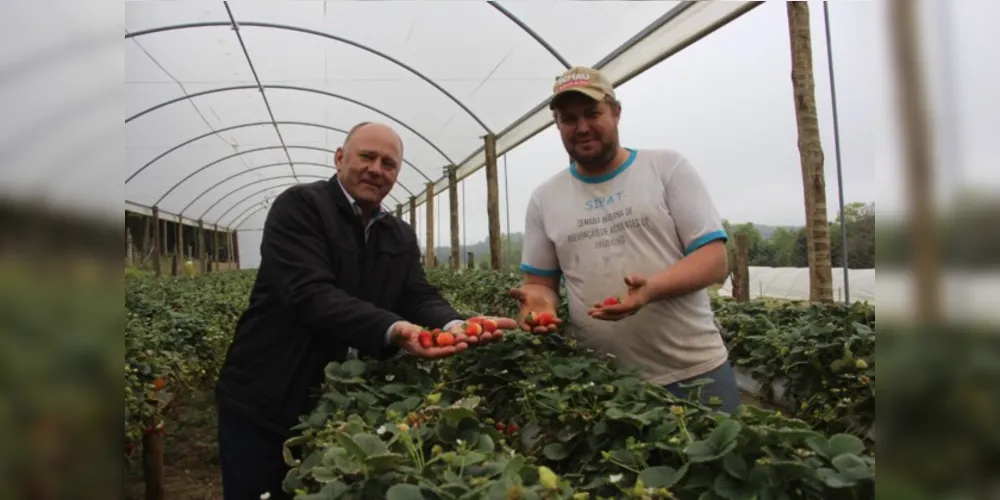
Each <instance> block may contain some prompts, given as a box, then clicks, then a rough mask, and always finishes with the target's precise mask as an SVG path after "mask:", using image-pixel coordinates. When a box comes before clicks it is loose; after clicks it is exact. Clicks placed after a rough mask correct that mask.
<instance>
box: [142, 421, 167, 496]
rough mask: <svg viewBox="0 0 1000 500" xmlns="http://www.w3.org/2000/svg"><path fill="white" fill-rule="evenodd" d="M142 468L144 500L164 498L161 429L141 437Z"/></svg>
mask: <svg viewBox="0 0 1000 500" xmlns="http://www.w3.org/2000/svg"><path fill="white" fill-rule="evenodd" d="M142 468H143V476H144V479H145V483H146V500H163V499H164V498H166V496H165V492H164V488H163V483H164V480H163V479H164V478H163V429H162V428H161V429H155V424H154V430H153V431H152V432H146V433H145V434H144V435H143V436H142Z"/></svg>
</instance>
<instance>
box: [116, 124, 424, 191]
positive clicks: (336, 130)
mask: <svg viewBox="0 0 1000 500" xmlns="http://www.w3.org/2000/svg"><path fill="white" fill-rule="evenodd" d="M276 123H277V124H278V125H301V126H304V127H317V128H325V129H327V130H332V131H334V132H340V133H342V134H346V133H347V131H346V130H344V129H342V128H337V127H331V126H329V125H321V124H319V123H312V122H299V121H279V122H276ZM265 125H271V122H249V123H242V124H239V125H233V126H231V127H225V128H220V129H217V130H211V131H209V132H205V133H204V134H201V135H199V136H198V137H194V138H191V139H188V140H186V141H184V142H182V143H180V144H178V145H176V146H174V147H172V148H170V149H168V150H166V151H164V152H162V153H160V154H159V155H158V156H157V157H156V158H153V159H152V160H149V162H148V163H146V164H145V165H143V166H142V167H141V168H139V170H136V171H135V172H133V173H132V174H131V175H129V176H128V178H127V179H125V184H128V183H129V182H131V181H132V179H134V178H135V177H136V176H138V175H139V174H141V173H142V172H143V171H145V170H146V169H147V168H149V167H150V166H151V165H153V164H154V163H156V162H158V161H160V159H162V158H163V157H165V156H167V155H168V154H170V153H173V152H174V151H177V150H178V149H180V148H183V147H184V146H187V145H188V144H191V143H192V142H196V141H199V140H201V139H204V138H206V137H210V136H213V135H215V134H218V133H222V132H229V131H230V130H238V129H241V128H247V127H261V126H265ZM411 166H412V165H411ZM414 168H416V167H414Z"/></svg>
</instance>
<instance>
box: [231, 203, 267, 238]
mask: <svg viewBox="0 0 1000 500" xmlns="http://www.w3.org/2000/svg"><path fill="white" fill-rule="evenodd" d="M268 201H269V200H264V201H262V202H260V203H257V204H254V205H250V208H248V209H246V210H244V211H243V213H241V214H239V215H237V216H236V217H235V218H234V219H233V223H232V224H230V225H229V230H230V231H238V230H239V229H240V226H242V225H243V223H245V222H246V221H248V220H250V217H253V216H254V215H257V213H258V212H260V211H261V210H264V209H266V208H267V207H268V205H265V203H267V202H268ZM254 207H257V210H254V211H253V212H250V209H252V208H254ZM248 212H249V213H248ZM244 215H245V216H246V217H243V216H244ZM241 217H243V219H242V220H240V218H241ZM236 221H240V223H239V224H236ZM262 229H263V228H262Z"/></svg>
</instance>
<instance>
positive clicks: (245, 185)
mask: <svg viewBox="0 0 1000 500" xmlns="http://www.w3.org/2000/svg"><path fill="white" fill-rule="evenodd" d="M299 178H303V179H316V180H326V179H328V177H325V176H322V175H315V174H304V175H299V176H295V175H276V176H272V177H265V178H263V179H257V180H255V181H253V182H247V183H245V184H241V185H239V186H237V187H235V188H233V189H231V190H230V191H228V192H227V193H226V194H224V195H222V196H220V197H219V199H217V200H215V203H213V204H212V206H210V207H208V208H207V209H205V212H204V213H202V214H201V215H200V216H198V220H202V219H205V218H206V217H208V214H209V212H211V211H212V210H213V209H215V207H217V206H219V204H220V203H222V202H223V201H224V200H226V199H227V198H229V197H230V196H233V195H234V194H236V193H237V192H239V191H241V190H243V189H245V188H248V187H250V186H253V185H256V184H260V183H262V182H268V181H277V180H282V179H295V180H296V181H297V180H299ZM284 185H285V184H282V185H281V186H284ZM273 187H274V186H272V187H271V188H273ZM271 188H266V189H264V190H262V191H258V192H257V193H256V194H260V193H262V192H264V191H267V189H271ZM250 196H253V195H250ZM389 197H390V198H392V199H393V200H394V201H395V202H396V203H399V199H397V198H396V197H395V196H392V195H391V194H390V195H389ZM248 198H249V197H248ZM248 198H244V199H242V200H240V201H237V202H236V203H234V204H233V206H232V207H229V210H232V209H233V208H234V207H235V206H237V205H239V204H240V203H243V202H244V201H246V200H247V199H248ZM228 213H229V211H228V210H227V211H226V212H223V215H222V216H220V217H219V219H220V220H221V219H222V218H223V217H225V216H226V214H228Z"/></svg>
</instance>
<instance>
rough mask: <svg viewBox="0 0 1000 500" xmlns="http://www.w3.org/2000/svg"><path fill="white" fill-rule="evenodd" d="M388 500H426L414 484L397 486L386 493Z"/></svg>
mask: <svg viewBox="0 0 1000 500" xmlns="http://www.w3.org/2000/svg"><path fill="white" fill-rule="evenodd" d="M385 498H386V500H424V494H423V493H421V492H420V488H418V487H417V486H414V485H412V484H397V485H394V486H393V487H391V488H389V490H388V491H386V492H385Z"/></svg>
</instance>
